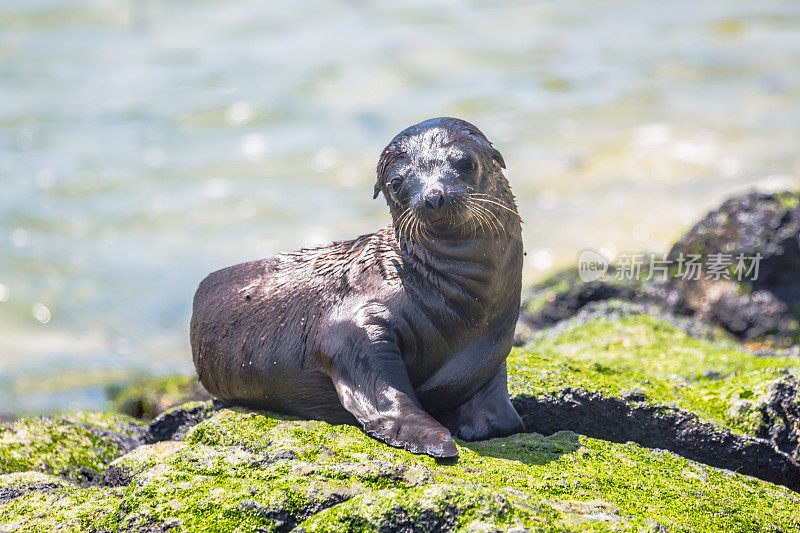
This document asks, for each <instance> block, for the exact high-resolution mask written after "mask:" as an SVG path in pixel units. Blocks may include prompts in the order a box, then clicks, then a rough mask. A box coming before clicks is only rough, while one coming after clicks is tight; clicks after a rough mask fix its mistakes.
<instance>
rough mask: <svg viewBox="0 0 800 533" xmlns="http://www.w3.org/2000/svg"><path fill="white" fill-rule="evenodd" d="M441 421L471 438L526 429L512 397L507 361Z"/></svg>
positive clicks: (452, 429)
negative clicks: (474, 392)
mask: <svg viewBox="0 0 800 533" xmlns="http://www.w3.org/2000/svg"><path fill="white" fill-rule="evenodd" d="M440 421H441V422H442V423H443V424H444V425H445V426H447V428H448V429H450V431H451V432H452V433H453V435H455V436H456V437H458V438H460V439H464V440H468V441H473V440H483V439H491V438H495V437H506V436H508V435H513V434H514V433H522V432H524V431H525V424H523V422H522V419H521V418H520V417H519V414H518V413H517V411H516V409H514V406H513V405H511V400H509V398H508V385H507V380H506V364H505V363H503V367H502V368H501V369H500V371H499V372H497V374H496V375H495V376H494V377H493V378H492V379H491V380H489V382H488V383H487V384H486V385H484V387H483V388H482V389H481V390H479V391H478V392H477V393H476V394H475V395H474V396H473V397H472V398H470V399H469V400H468V401H467V402H465V403H463V404H462V405H461V406H459V407H458V408H457V409H455V410H454V411H453V412H451V413H448V414H447V415H445V416H443V417H440Z"/></svg>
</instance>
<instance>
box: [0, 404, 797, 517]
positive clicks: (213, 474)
mask: <svg viewBox="0 0 800 533" xmlns="http://www.w3.org/2000/svg"><path fill="white" fill-rule="evenodd" d="M458 446H459V453H460V458H459V460H458V461H457V462H449V463H447V462H437V461H435V460H434V459H432V458H430V457H427V456H418V455H412V454H410V453H408V452H405V451H403V450H399V449H395V448H390V447H388V446H385V445H383V444H381V443H379V442H377V441H375V440H374V439H371V438H370V437H368V436H366V435H365V434H364V433H363V432H361V431H359V430H358V429H357V428H355V427H351V426H332V425H329V424H326V423H323V422H314V421H300V420H292V419H288V418H285V417H278V416H275V415H271V414H269V413H257V412H249V411H246V410H229V409H223V410H221V411H219V412H217V413H216V414H215V415H214V416H213V417H212V418H210V419H208V420H205V421H203V422H201V423H200V424H199V425H197V426H196V427H195V428H193V429H192V430H191V431H190V432H189V433H188V435H187V436H186V438H185V440H184V442H182V443H159V444H156V445H151V446H144V447H141V448H138V449H137V450H135V451H133V452H131V453H129V454H128V455H126V456H123V457H122V458H120V459H118V461H117V463H116V464H125V465H126V468H128V469H129V472H131V474H132V475H131V478H130V480H129V483H128V484H127V485H126V486H120V487H104V488H96V487H94V488H80V487H77V486H74V485H70V484H65V483H64V482H63V481H62V480H60V479H58V478H52V477H49V476H43V475H40V474H12V475H10V476H0V487H2V488H1V489H0V495H2V494H4V492H2V491H3V490H4V491H6V492H5V493H6V494H8V495H9V496H8V497H7V498H6V499H5V500H0V530H2V528H6V529H9V526H10V525H13V526H15V527H16V529H14V531H48V530H56V529H58V528H59V527H61V526H59V524H61V525H62V526H63V529H64V530H67V531H78V530H83V531H91V530H104V531H165V530H169V531H176V532H177V531H208V532H217V531H219V532H223V531H225V532H227V531H230V532H233V531H240V532H244V531H288V530H291V529H294V528H296V529H297V531H309V532H311V531H343V530H350V531H391V530H398V529H402V530H405V531H437V530H438V531H449V530H456V531H467V530H469V531H508V530H517V531H520V530H537V531H648V530H650V531H663V530H669V531H689V530H693V531H698V532H701V531H748V532H749V531H759V530H762V531H767V530H774V531H778V530H782V531H792V530H796V529H798V528H800V517H798V514H797V509H798V508H800V497H799V496H798V494H796V493H793V492H791V491H789V490H788V489H784V488H782V487H779V486H776V485H773V484H770V483H767V482H763V481H760V480H757V479H754V478H750V477H747V476H743V475H740V474H736V473H733V472H728V471H722V470H717V469H715V468H711V467H707V466H704V465H701V464H698V463H694V462H692V461H689V460H687V459H684V458H681V457H678V456H676V455H673V454H671V453H667V452H661V451H653V450H649V449H645V448H641V447H639V446H637V445H635V444H630V443H628V444H616V443H609V442H604V441H600V440H596V439H591V438H587V437H581V436H578V435H576V434H574V433H570V432H560V433H557V434H555V435H551V436H549V437H543V436H540V435H536V434H525V435H515V436H512V437H508V438H504V439H494V440H490V441H485V442H479V443H469V444H465V443H458ZM0 497H2V496H0ZM70 507H71V508H70ZM80 528H82V529H80Z"/></svg>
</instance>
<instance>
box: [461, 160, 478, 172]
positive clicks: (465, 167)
mask: <svg viewBox="0 0 800 533" xmlns="http://www.w3.org/2000/svg"><path fill="white" fill-rule="evenodd" d="M456 168H457V169H458V170H460V171H461V172H464V173H467V174H470V173H472V172H475V171H476V170H478V163H477V162H476V161H475V159H473V158H471V157H464V158H462V159H459V160H458V161H457V162H456Z"/></svg>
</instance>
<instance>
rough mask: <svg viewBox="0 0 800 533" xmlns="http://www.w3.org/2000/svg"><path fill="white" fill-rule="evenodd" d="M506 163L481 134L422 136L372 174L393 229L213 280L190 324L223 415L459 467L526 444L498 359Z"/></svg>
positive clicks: (438, 124)
mask: <svg viewBox="0 0 800 533" xmlns="http://www.w3.org/2000/svg"><path fill="white" fill-rule="evenodd" d="M504 168H505V163H504V161H503V157H502V156H501V155H500V152H498V151H497V150H496V149H495V148H493V147H492V144H491V143H490V142H489V141H488V140H487V139H486V137H485V136H484V135H483V133H481V132H480V131H479V130H478V128H476V127H475V126H473V125H472V124H469V123H468V122H465V121H463V120H458V119H454V118H435V119H431V120H426V121H425V122H422V123H420V124H417V125H416V126H411V127H410V128H408V129H406V130H404V131H403V132H401V133H400V134H398V135H397V136H396V137H395V138H394V139H392V141H391V142H390V143H389V145H388V146H387V147H386V148H385V149H384V150H383V153H382V154H381V157H380V160H379V162H378V179H377V183H376V184H375V198H377V197H378V195H379V194H381V193H383V195H384V197H385V198H386V202H387V204H388V205H389V209H390V211H391V215H392V224H391V225H390V226H388V227H386V228H384V229H382V230H380V231H378V232H377V233H373V234H371V235H364V236H361V237H358V238H357V239H354V240H351V241H343V242H336V243H333V244H330V245H328V246H322V247H319V248H310V249H303V250H300V251H297V252H292V253H286V254H280V255H277V256H275V257H273V258H271V259H263V260H259V261H252V262H249V263H243V264H240V265H236V266H232V267H228V268H225V269H222V270H219V271H217V272H214V273H213V274H210V275H209V276H208V277H207V278H206V279H204V280H203V282H202V283H201V284H200V287H199V288H198V290H197V293H196V294H195V298H194V313H193V315H192V323H191V340H192V353H193V356H194V363H195V367H196V369H197V373H198V375H199V376H200V381H201V382H202V383H203V385H204V386H205V387H206V389H208V391H209V392H211V393H212V394H214V395H215V396H217V397H219V398H220V399H222V400H224V401H227V402H230V403H234V404H239V405H246V406H251V407H256V408H263V409H269V410H272V411H276V412H279V413H287V414H292V415H297V416H300V417H303V418H313V419H322V420H326V421H329V422H331V423H355V422H356V421H357V422H358V423H359V424H360V425H361V426H362V427H363V428H364V431H366V432H367V433H368V434H369V435H372V436H373V437H375V438H377V439H380V440H382V441H384V442H386V443H387V444H390V445H392V446H397V447H401V448H405V449H406V450H409V451H411V452H414V453H426V454H429V455H432V456H434V457H454V456H457V454H458V451H457V449H456V446H455V444H454V443H453V439H452V437H451V433H452V435H455V436H456V437H458V438H461V439H464V440H478V439H486V438H490V437H500V436H505V435H509V434H511V433H516V432H520V431H523V429H524V428H523V424H522V420H521V419H520V417H519V415H517V412H516V411H515V410H514V407H513V406H512V405H511V402H510V401H509V398H508V390H507V386H506V357H507V356H508V353H509V351H510V349H511V342H512V338H513V333H514V325H515V323H516V321H517V317H518V314H519V303H520V289H521V283H522V280H521V276H522V239H521V228H520V218H519V215H518V214H517V208H516V205H515V202H514V196H513V194H512V193H511V189H510V187H509V185H508V181H507V180H506V178H505V177H504V176H503V172H502V170H503V169H504Z"/></svg>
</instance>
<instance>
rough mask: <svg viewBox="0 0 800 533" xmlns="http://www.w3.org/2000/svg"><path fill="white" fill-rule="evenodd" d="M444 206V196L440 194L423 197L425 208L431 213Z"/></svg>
mask: <svg viewBox="0 0 800 533" xmlns="http://www.w3.org/2000/svg"><path fill="white" fill-rule="evenodd" d="M444 204H445V197H444V194H442V193H440V192H434V193H431V194H429V195H428V196H426V197H425V207H426V208H428V209H429V210H431V211H438V210H440V209H441V208H442V207H444Z"/></svg>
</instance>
